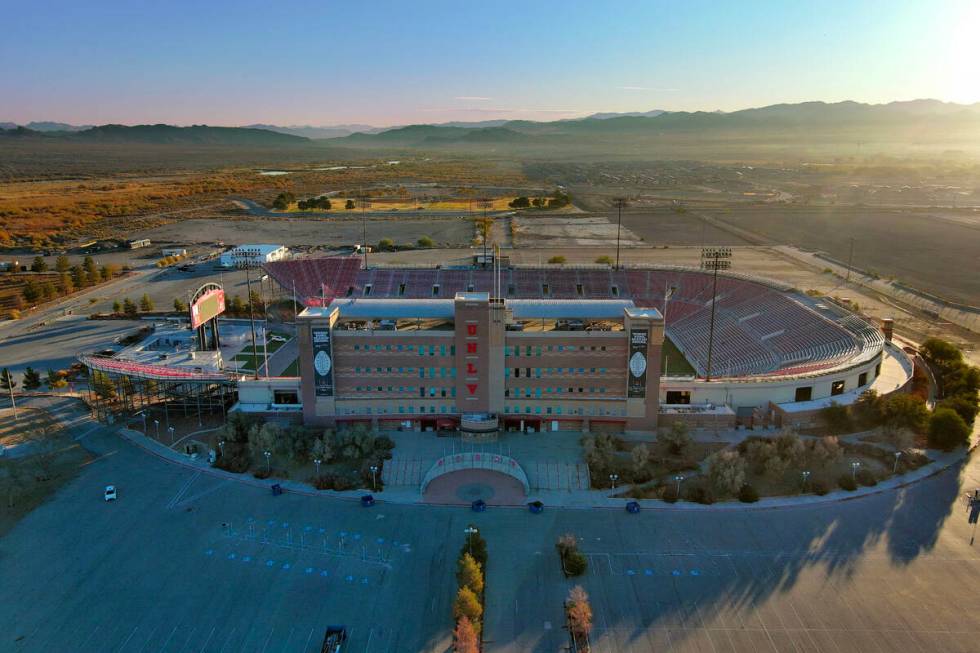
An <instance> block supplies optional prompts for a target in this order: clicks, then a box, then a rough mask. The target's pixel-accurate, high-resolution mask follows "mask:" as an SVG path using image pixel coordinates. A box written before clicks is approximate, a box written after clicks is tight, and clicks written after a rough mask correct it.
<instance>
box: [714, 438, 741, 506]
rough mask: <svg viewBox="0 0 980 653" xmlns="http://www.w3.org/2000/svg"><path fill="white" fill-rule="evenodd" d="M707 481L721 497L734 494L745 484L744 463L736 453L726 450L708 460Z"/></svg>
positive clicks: (732, 450)
mask: <svg viewBox="0 0 980 653" xmlns="http://www.w3.org/2000/svg"><path fill="white" fill-rule="evenodd" d="M708 481H709V482H710V483H711V487H712V489H714V490H715V491H717V492H718V493H719V494H721V495H729V494H735V493H736V492H738V491H739V489H740V488H741V487H742V486H743V485H744V484H745V461H744V460H742V456H741V455H740V454H739V453H738V451H736V450H734V449H726V450H724V451H719V452H718V453H716V454H714V455H713V456H711V458H709V459H708Z"/></svg>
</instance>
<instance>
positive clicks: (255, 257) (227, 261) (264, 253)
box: [218, 245, 289, 268]
mask: <svg viewBox="0 0 980 653" xmlns="http://www.w3.org/2000/svg"><path fill="white" fill-rule="evenodd" d="M288 256H289V250H288V249H287V248H286V246H285V245H238V246H237V247H233V248H232V249H229V250H228V251H227V252H225V253H224V254H222V255H221V258H220V259H219V263H218V264H219V265H220V266H221V267H223V268H246V267H255V266H258V265H262V264H263V263H271V262H272V261H281V260H283V259H285V258H287V257H288Z"/></svg>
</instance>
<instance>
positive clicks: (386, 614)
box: [0, 400, 980, 653]
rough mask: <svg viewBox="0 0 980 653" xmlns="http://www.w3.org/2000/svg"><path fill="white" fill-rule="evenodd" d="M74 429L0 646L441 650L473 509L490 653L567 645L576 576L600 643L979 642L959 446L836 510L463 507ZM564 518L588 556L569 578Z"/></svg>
mask: <svg viewBox="0 0 980 653" xmlns="http://www.w3.org/2000/svg"><path fill="white" fill-rule="evenodd" d="M34 401H41V400H34ZM50 401H58V400H50ZM73 428H74V429H76V430H77V431H78V433H79V435H81V436H82V437H81V439H80V442H82V443H84V444H85V446H87V447H89V448H90V449H91V450H92V451H93V452H94V453H95V454H96V456H97V459H96V461H95V462H93V463H91V464H90V465H88V466H87V467H86V468H85V469H84V470H83V471H82V473H81V474H80V476H79V477H78V478H77V479H76V480H75V481H74V482H73V483H72V484H70V485H69V486H68V487H66V488H64V489H63V490H62V491H60V492H59V493H58V494H57V495H56V496H55V497H54V498H53V499H51V500H50V501H49V502H48V503H46V504H45V505H43V506H41V507H40V508H38V509H37V510H35V511H34V512H33V513H31V514H30V515H28V516H27V517H26V518H25V519H24V520H22V521H21V523H20V524H18V525H17V527H15V529H14V530H13V531H12V532H10V533H9V534H8V535H7V536H6V537H4V538H3V539H0V579H3V582H2V583H0V605H3V606H5V609H4V610H2V611H0V650H3V651H61V650H65V651H68V650H71V651H127V652H136V651H159V652H163V651H167V652H177V651H316V650H318V646H319V643H318V639H319V638H320V637H321V636H322V630H323V628H325V626H326V625H328V624H334V623H341V624H344V625H346V626H347V627H348V628H349V629H350V630H351V641H350V642H349V645H348V649H347V650H349V651H366V652H379V653H380V652H386V651H412V652H414V651H445V650H447V647H448V646H449V643H450V632H451V625H452V624H451V616H450V613H451V608H450V605H451V600H452V595H453V590H454V571H455V570H454V558H455V554H456V552H457V551H458V548H459V546H460V545H461V544H462V541H463V529H464V528H465V527H466V525H467V524H468V523H470V522H472V523H475V524H476V525H477V526H478V527H479V528H480V530H481V532H482V533H483V535H484V536H485V537H486V538H487V540H488V543H489V551H490V562H489V568H488V573H487V595H486V599H487V617H486V626H485V634H486V641H485V650H487V651H493V652H497V651H507V652H510V651H514V652H516V651H541V652H549V653H550V652H557V651H563V650H565V647H566V646H567V645H568V638H567V632H566V631H565V630H564V629H563V628H562V625H563V610H562V600H563V599H564V597H565V596H566V594H567V592H568V590H569V588H570V587H572V586H573V585H574V584H575V583H581V584H582V585H583V587H584V588H585V589H586V590H587V591H588V592H589V594H590V596H591V600H592V605H593V610H594V613H595V619H594V621H595V628H594V630H593V634H592V643H593V650H594V651H597V652H599V653H605V652H613V651H616V652H634V653H640V652H646V651H712V652H714V651H745V652H749V651H752V652H754V651H793V652H804V651H829V652H834V653H838V652H840V653H843V652H846V651H860V652H861V653H867V652H869V651H903V652H904V651H978V650H980V638H978V637H977V635H978V634H980V611H978V610H977V608H978V607H980V606H978V604H980V599H978V598H977V594H976V587H977V583H978V581H980V556H978V555H977V548H976V546H974V545H971V541H970V540H971V534H972V532H973V529H974V527H973V526H972V525H970V524H968V523H967V519H966V512H965V506H964V504H963V502H962V499H961V497H962V495H963V493H964V492H965V491H966V490H967V489H972V488H973V487H976V486H980V469H978V466H977V464H976V463H974V462H971V463H969V464H968V465H967V466H966V467H963V468H959V469H951V470H948V471H946V472H943V473H941V474H939V475H937V476H935V477H932V478H930V479H927V480H925V481H922V482H920V483H918V484H916V485H913V486H911V487H909V488H906V489H904V490H898V491H892V492H885V493H882V494H879V495H874V496H869V497H864V498H860V499H854V500H851V501H844V502H841V503H836V504H832V505H822V506H811V507H799V508H788V509H776V510H746V511H744V512H730V511H725V512H722V511H717V512H715V511H710V510H708V511H697V512H692V511H684V512H681V511H671V510H669V509H663V510H645V511H644V512H643V513H641V514H639V515H629V514H627V513H626V512H625V511H619V510H557V509H549V508H547V507H546V509H545V512H544V514H541V515H531V514H529V513H527V512H526V511H523V510H518V509H503V508H491V509H490V510H488V511H487V512H486V513H482V514H475V513H472V512H470V511H469V510H467V509H464V508H443V507H434V506H395V505H386V504H384V503H379V504H378V505H376V506H375V507H373V508H370V509H365V508H361V507H360V506H359V505H358V504H357V503H352V502H347V501H343V500H338V499H328V498H322V497H318V498H314V497H302V496H297V495H289V494H285V495H283V496H279V497H273V496H271V494H270V493H268V491H267V490H265V489H262V488H257V487H253V486H251V485H247V484H241V483H237V482H234V481H225V480H220V479H217V478H214V477H210V476H208V475H207V474H201V473H199V472H196V471H193V470H188V469H186V468H183V467H180V466H177V465H174V464H172V463H168V462H165V461H163V460H161V459H158V458H156V457H154V456H152V455H150V454H147V453H145V452H144V451H143V450H141V449H138V448H136V447H134V446H132V445H129V444H127V443H126V442H125V441H123V440H122V439H120V438H119V437H118V436H116V435H115V434H113V433H111V432H109V431H107V430H105V429H103V428H101V427H95V428H93V427H92V425H91V424H90V423H88V422H85V421H81V422H78V423H77V424H76V425H75V426H74V427H73ZM107 484H115V485H116V486H117V487H118V488H119V500H118V501H116V502H115V503H111V504H106V503H105V502H104V501H103V500H102V489H103V486H105V485H107ZM223 524H227V526H224V525H223ZM566 532H572V533H575V534H576V535H577V536H578V537H579V538H580V542H581V549H582V550H583V552H584V553H586V555H587V556H588V558H589V570H588V572H587V574H586V575H585V576H583V577H582V578H580V579H577V580H574V581H572V580H566V579H564V578H563V577H562V574H561V570H560V566H559V562H558V558H557V555H556V553H555V549H554V542H555V540H556V539H557V537H558V535H560V534H562V533H566ZM977 546H980V545H977Z"/></svg>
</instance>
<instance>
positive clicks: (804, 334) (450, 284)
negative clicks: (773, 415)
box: [266, 257, 882, 375]
mask: <svg viewBox="0 0 980 653" xmlns="http://www.w3.org/2000/svg"><path fill="white" fill-rule="evenodd" d="M266 269H267V270H268V271H269V273H270V274H271V275H272V276H273V278H275V279H276V280H277V281H278V282H279V283H280V285H282V286H283V288H285V289H289V288H290V287H291V285H292V284H293V283H295V285H296V292H297V295H298V296H300V297H301V298H303V301H304V303H306V304H308V305H319V304H320V300H321V296H322V297H323V298H324V299H325V300H326V302H329V301H331V300H332V299H333V298H334V297H343V296H346V295H348V294H353V295H355V296H363V295H364V292H365V288H366V287H367V286H368V285H369V284H370V286H371V292H370V296H372V297H379V298H384V297H405V298H413V299H425V298H432V297H436V298H444V299H446V298H452V297H454V296H455V294H456V293H457V292H466V291H470V290H473V291H477V292H492V291H493V288H494V285H495V282H496V280H495V279H494V271H493V270H491V269H480V268H467V269H459V268H412V269H399V268H372V269H369V270H365V269H362V268H361V259H360V258H358V257H337V258H325V259H306V260H296V261H279V262H275V263H270V264H267V265H266ZM713 281H714V280H713V275H712V274H710V273H708V272H702V271H698V270H680V269H678V270H662V269H661V270H653V269H639V268H628V269H623V270H611V269H599V268H596V269H589V268H585V269H576V268H538V269H535V268H507V269H504V270H501V271H499V282H500V291H501V294H502V295H503V296H504V297H512V298H519V299H579V298H593V299H609V298H622V299H632V300H633V301H634V303H636V304H637V305H638V306H646V307H655V308H658V309H661V310H662V309H663V306H664V294H665V291H666V289H667V288H670V287H672V288H673V289H674V290H673V292H672V296H671V298H670V301H669V304H668V309H667V318H668V319H667V328H668V334H669V335H670V337H671V338H672V339H673V340H674V341H675V343H676V344H677V345H678V346H679V347H680V348H681V349H682V350H683V351H684V352H685V355H686V356H687V357H688V359H690V360H691V361H692V362H693V363H694V364H695V367H699V368H700V371H701V372H702V373H704V367H705V366H706V365H707V349H708V338H709V334H708V331H709V325H710V314H711V291H712V285H713ZM717 284H718V295H717V303H716V305H715V337H714V350H713V361H712V363H713V365H712V366H713V367H714V368H715V369H714V371H715V373H716V374H735V375H739V374H741V375H744V374H768V373H774V372H779V371H780V370H794V369H799V368H800V367H801V366H809V365H818V364H821V362H822V361H826V362H828V363H827V364H833V361H839V360H841V359H842V358H846V357H848V356H853V355H854V354H855V353H856V352H859V351H861V350H862V349H864V348H867V347H875V346H880V345H881V343H882V337H881V334H880V332H879V331H878V330H877V329H876V328H875V327H873V326H871V325H869V324H868V323H867V322H865V321H864V320H862V319H861V318H859V317H857V316H853V315H849V314H848V315H847V316H845V317H842V318H841V319H840V320H836V319H830V318H828V317H824V316H823V315H821V314H820V313H819V312H817V311H816V310H814V309H812V308H810V307H809V306H806V305H804V304H803V303H800V302H798V301H796V300H795V299H793V297H791V296H789V295H787V294H785V293H783V292H781V291H779V290H777V289H775V288H773V287H771V286H769V285H766V284H764V283H758V282H754V281H751V280H747V279H741V278H736V277H729V276H725V275H719V276H718V279H717ZM545 289H547V292H545ZM831 317H833V316H831Z"/></svg>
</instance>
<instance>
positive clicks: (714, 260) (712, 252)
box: [701, 247, 732, 381]
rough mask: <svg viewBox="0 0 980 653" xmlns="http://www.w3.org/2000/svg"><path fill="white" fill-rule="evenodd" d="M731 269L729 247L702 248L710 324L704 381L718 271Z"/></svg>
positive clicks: (711, 341) (711, 340) (710, 350)
mask: <svg viewBox="0 0 980 653" xmlns="http://www.w3.org/2000/svg"><path fill="white" fill-rule="evenodd" d="M731 267H732V248H731V247H702V248H701V269H702V270H711V271H712V272H713V275H712V276H713V279H712V282H711V324H710V326H709V327H708V367H707V369H706V370H705V372H706V374H705V381H710V380H711V356H712V354H713V352H714V344H715V303H716V300H717V299H718V270H728V269H729V268H731Z"/></svg>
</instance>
